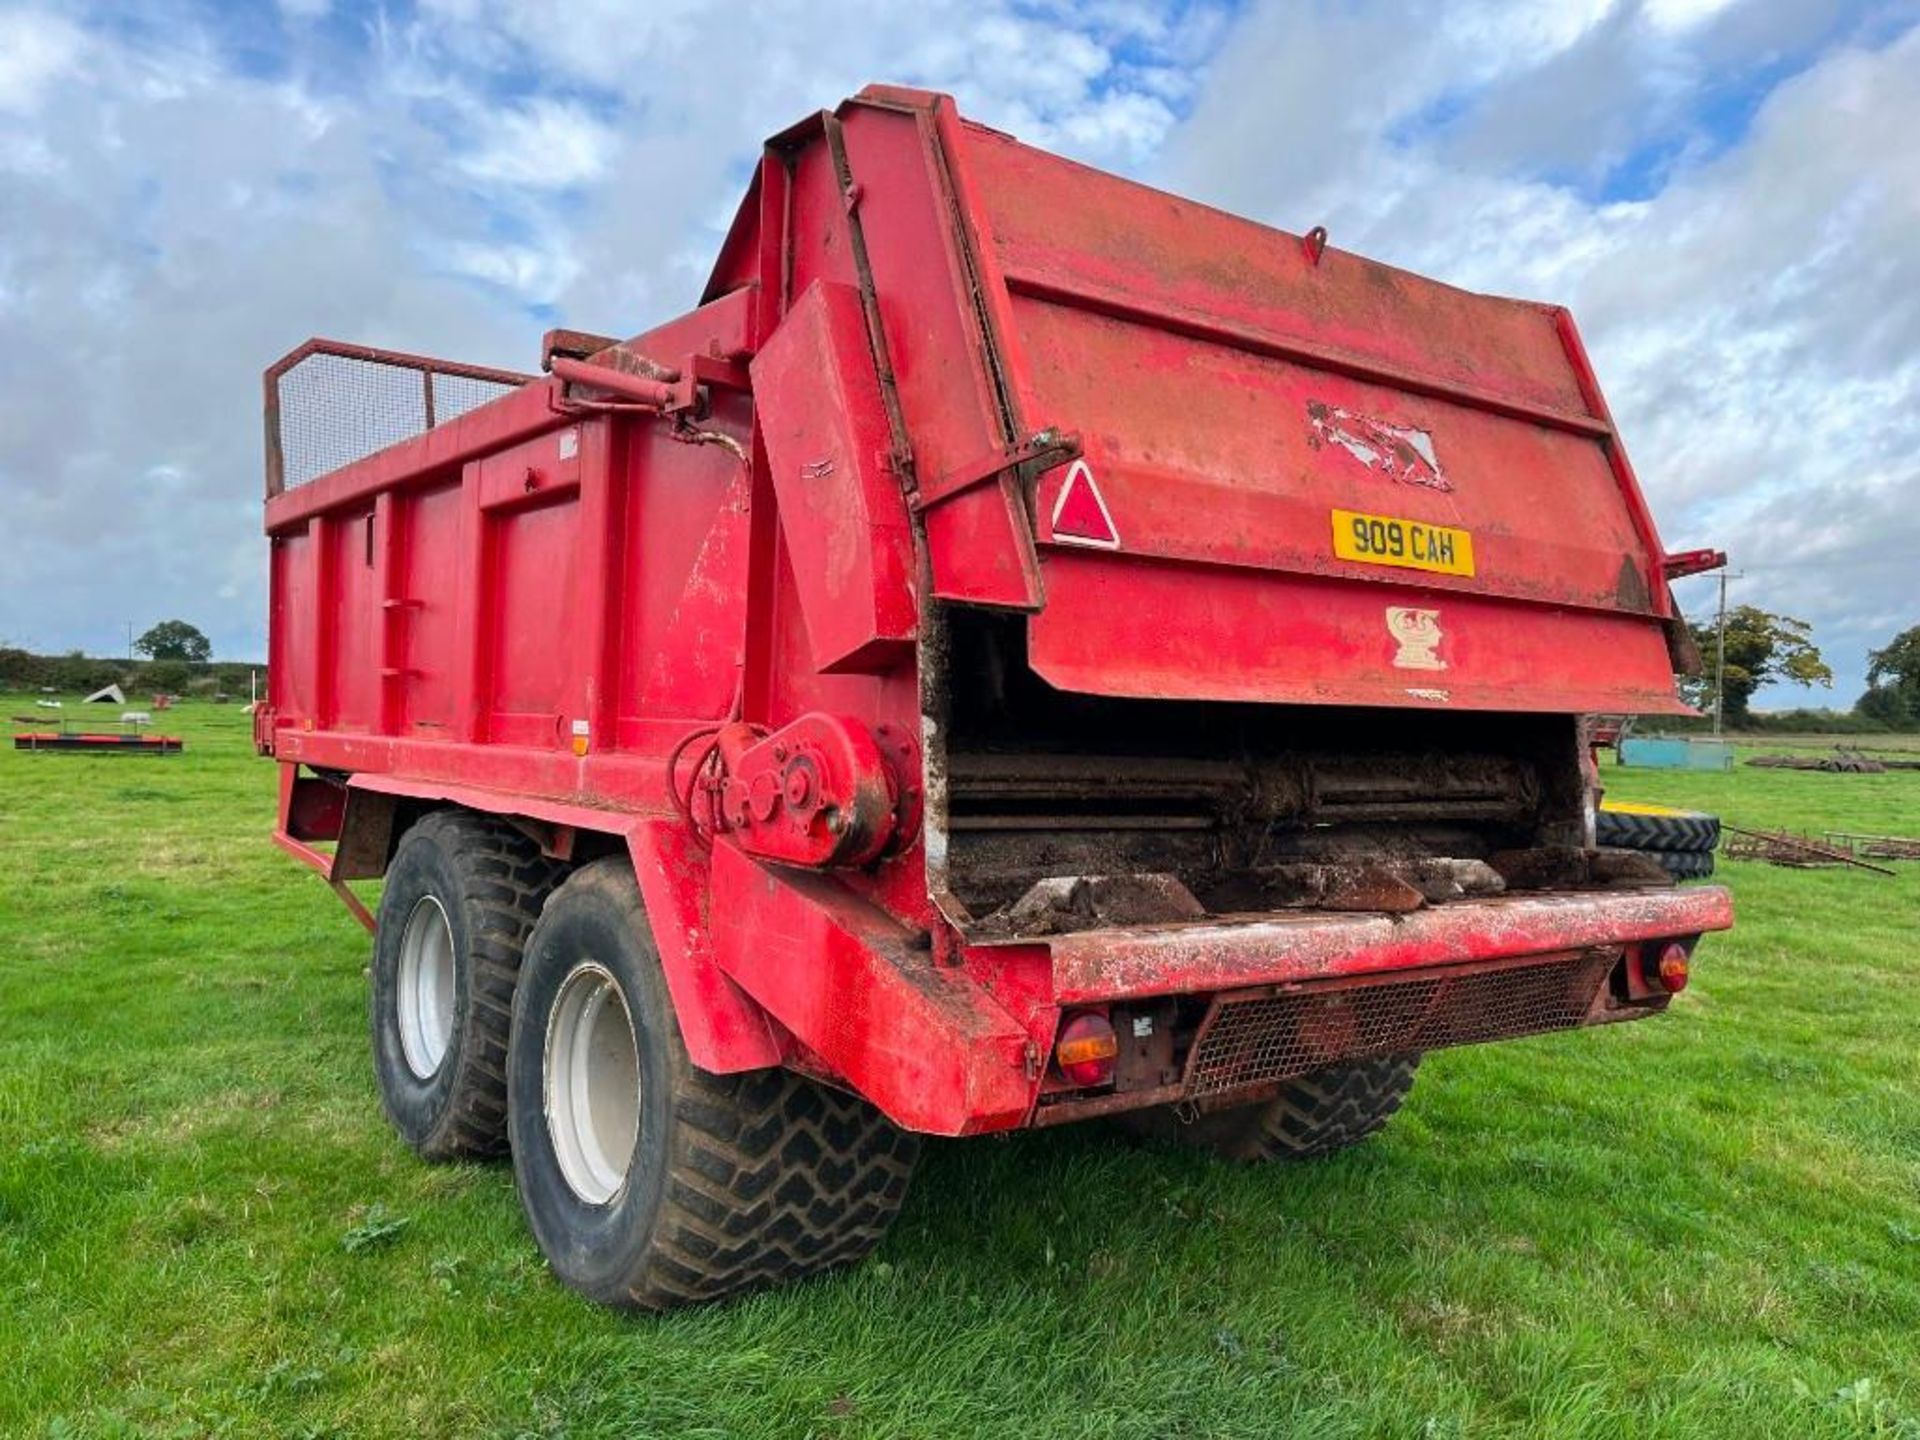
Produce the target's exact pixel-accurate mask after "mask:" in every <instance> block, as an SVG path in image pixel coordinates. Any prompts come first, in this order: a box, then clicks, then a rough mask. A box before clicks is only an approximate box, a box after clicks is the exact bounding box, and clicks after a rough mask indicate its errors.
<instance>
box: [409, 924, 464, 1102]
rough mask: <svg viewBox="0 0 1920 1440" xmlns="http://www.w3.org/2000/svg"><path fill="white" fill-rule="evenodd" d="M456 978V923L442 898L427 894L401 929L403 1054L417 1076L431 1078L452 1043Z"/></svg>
mask: <svg viewBox="0 0 1920 1440" xmlns="http://www.w3.org/2000/svg"><path fill="white" fill-rule="evenodd" d="M454 981H455V977H454V964H453V927H452V926H451V925H449V924H448V923H447V912H446V911H445V910H444V909H442V908H441V905H440V902H439V901H438V900H436V899H434V898H433V896H431V895H423V896H421V897H420V898H419V899H418V900H416V901H415V902H414V905H413V909H412V911H411V912H409V914H408V915H407V925H406V929H404V930H402V931H401V932H400V976H399V984H398V986H397V987H396V988H397V990H398V992H399V993H398V995H397V996H396V999H397V1002H398V1009H399V1012H400V1013H399V1016H398V1019H399V1022H400V1054H401V1057H402V1058H403V1059H405V1060H406V1062H407V1068H408V1069H409V1070H411V1071H412V1072H413V1073H414V1075H415V1076H416V1077H417V1078H418V1079H421V1080H430V1079H432V1078H433V1076H434V1075H435V1074H436V1073H437V1072H438V1071H439V1069H440V1062H441V1061H442V1060H444V1059H446V1058H447V1046H448V1045H449V1044H451V1043H452V1041H453V991H454Z"/></svg>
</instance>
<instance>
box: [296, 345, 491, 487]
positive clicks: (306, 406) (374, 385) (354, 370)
mask: <svg viewBox="0 0 1920 1440" xmlns="http://www.w3.org/2000/svg"><path fill="white" fill-rule="evenodd" d="M276 384H277V387H278V389H277V393H278V396H279V407H280V458H281V465H282V467H283V480H282V483H283V484H284V485H285V487H286V488H287V489H289V490H291V489H292V488H293V487H294V486H296V485H304V484H306V483H307V482H308V481H309V480H313V479H316V478H317V477H319V476H321V475H325V474H328V473H330V472H331V471H334V470H338V469H339V468H340V467H341V466H342V465H349V464H351V463H353V462H354V461H355V460H361V459H364V458H365V457H366V456H368V455H371V454H373V453H374V451H376V450H384V449H385V448H386V447H387V446H389V445H392V444H394V443H396V442H398V441H401V440H410V439H412V438H413V437H414V436H415V435H418V434H420V433H421V432H422V431H424V430H427V429H429V428H430V425H429V413H431V422H432V424H444V423H445V422H446V421H448V420H451V419H452V418H453V417H454V416H456V415H464V414H465V413H466V412H467V411H469V410H472V409H474V408H475V407H477V406H480V405H484V404H486V403H487V402H488V401H489V400H494V399H497V398H498V397H500V396H502V395H504V394H506V393H507V392H508V391H509V390H511V389H513V388H514V387H513V385H512V384H510V383H508V382H507V381H505V380H494V379H487V378H484V377H481V376H477V375H466V374H460V373H457V372H453V371H448V370H440V369H435V368H430V367H428V366H424V365H420V366H416V365H408V364H400V363H397V362H394V361H387V360H375V359H369V358H367V357H364V356H360V355H333V354H328V353H326V352H324V351H322V352H318V353H315V354H312V355H308V356H306V357H305V358H304V359H302V360H301V361H300V362H299V363H298V364H296V365H295V366H293V368H292V369H290V370H287V371H286V372H285V373H283V374H282V375H281V376H280V377H279V379H278V381H277V382H276ZM429 406H431V412H429Z"/></svg>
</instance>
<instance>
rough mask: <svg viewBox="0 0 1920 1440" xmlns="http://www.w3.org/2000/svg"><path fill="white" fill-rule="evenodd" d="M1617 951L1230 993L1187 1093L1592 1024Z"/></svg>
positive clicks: (1212, 1018) (1191, 1072) (1218, 1005)
mask: <svg viewBox="0 0 1920 1440" xmlns="http://www.w3.org/2000/svg"><path fill="white" fill-rule="evenodd" d="M1617 958H1618V957H1617V954H1616V953H1615V952H1612V951H1603V952H1598V953H1594V954H1589V955H1580V956H1576V957H1574V958H1572V959H1570V960H1556V961H1550V962H1548V963H1547V964H1544V965H1521V966H1506V967H1502V968H1500V969H1497V970H1478V971H1473V972H1470V973H1465V974H1460V975H1455V976H1448V975H1446V974H1444V973H1443V974H1434V973H1433V972H1428V973H1427V974H1426V975H1423V976H1421V977H1419V978H1417V979H1406V980H1392V981H1386V982H1382V983H1378V984H1369V985H1356V986H1350V987H1346V988H1342V989H1338V990H1319V991H1314V990H1305V991H1291V992H1288V993H1285V994H1279V995H1273V994H1259V993H1255V994H1252V995H1244V996H1234V995H1223V996H1221V997H1220V998H1219V999H1218V1000H1217V1001H1215V1002H1214V1007H1213V1010H1212V1011H1211V1013H1210V1014H1209V1015H1208V1016H1207V1019H1206V1022H1205V1024H1203V1025H1202V1027H1201V1030H1200V1034H1199V1037H1198V1038H1197V1039H1196V1040H1195V1041H1194V1046H1193V1053H1192V1055H1191V1056H1190V1057H1189V1059H1188V1061H1187V1093H1188V1094H1189V1095H1190V1096H1195V1097H1197V1096H1202V1095H1218V1094H1221V1093H1222V1092H1224V1091H1228V1090H1238V1089H1241V1088H1243V1087H1245V1086H1249V1085H1257V1084H1260V1083H1261V1082H1263V1081H1268V1080H1285V1079H1289V1078H1291V1077H1292V1076H1296V1075H1305V1074H1308V1073H1310V1072H1312V1071H1315V1070H1320V1069H1324V1068H1325V1067H1327V1066H1329V1065H1337V1064H1340V1063H1342V1062H1344V1061H1349V1060H1365V1059H1369V1058H1371V1057H1374V1056H1379V1055H1403V1054H1407V1053H1410V1052H1413V1051H1419V1050H1439V1049H1442V1048H1444V1047H1446V1046H1449V1045H1471V1044H1474V1043H1476V1042H1478V1041H1482V1040H1501V1039H1506V1038H1509V1037H1511V1036H1516V1035H1534V1034H1539V1033H1541V1032H1543V1031H1549V1030H1570V1029H1572V1028H1573V1027H1574V1026H1576V1025H1578V1024H1580V1022H1581V1021H1582V1020H1583V1019H1585V1018H1586V1015H1587V1011H1588V1009H1589V1008H1590V1007H1591V1006H1592V1004H1593V998H1594V995H1595V993H1596V992H1597V991H1598V990H1599V988H1600V986H1601V985H1602V984H1603V983H1604V982H1605V981H1606V978H1607V971H1608V970H1609V969H1611V968H1612V966H1613V964H1614V961H1615V960H1616V959H1617Z"/></svg>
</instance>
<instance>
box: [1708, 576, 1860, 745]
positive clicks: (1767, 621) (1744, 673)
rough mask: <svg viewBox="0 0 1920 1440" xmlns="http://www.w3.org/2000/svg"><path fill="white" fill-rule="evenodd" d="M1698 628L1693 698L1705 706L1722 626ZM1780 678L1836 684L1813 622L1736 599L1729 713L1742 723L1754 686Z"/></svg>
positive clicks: (1730, 629) (1730, 622)
mask: <svg viewBox="0 0 1920 1440" xmlns="http://www.w3.org/2000/svg"><path fill="white" fill-rule="evenodd" d="M1692 628H1693V639H1694V643H1695V644H1696V645H1698V646H1699V647H1700V659H1701V667H1700V678H1699V679H1698V680H1694V681H1690V682H1689V683H1688V686H1687V698H1688V699H1690V700H1692V701H1693V702H1694V704H1696V705H1700V706H1702V707H1706V706H1709V705H1711V704H1712V703H1713V677H1714V661H1715V657H1716V656H1717V655H1718V653H1719V648H1720V641H1719V635H1718V631H1717V630H1716V627H1715V626H1714V623H1713V622H1712V621H1706V622H1704V623H1702V624H1698V625H1695V626H1693V627H1692ZM1775 680H1785V681H1787V682H1789V683H1791V684H1794V685H1827V686H1831V685H1832V684H1833V671H1832V670H1831V669H1830V668H1829V667H1828V665H1827V662H1826V661H1824V660H1822V659H1821V658H1820V647H1819V646H1817V645H1815V644H1814V643H1813V627H1812V626H1811V625H1809V624H1808V623H1807V622H1806V621H1804V620H1796V619H1794V618H1793V617H1792V616H1791V615H1775V614H1773V613H1771V612H1770V611H1766V610H1762V609H1760V608H1759V606H1757V605H1736V606H1735V607H1734V608H1733V609H1731V610H1729V611H1728V612H1727V666H1726V698H1725V706H1726V709H1725V713H1724V717H1723V718H1724V719H1725V720H1726V721H1727V722H1728V723H1729V724H1734V725H1737V724H1741V723H1743V722H1744V721H1745V720H1746V718H1747V702H1748V701H1750V700H1751V699H1752V698H1753V692H1754V691H1756V690H1758V689H1759V688H1760V687H1761V686H1762V685H1766V684H1769V683H1771V682H1772V681H1775Z"/></svg>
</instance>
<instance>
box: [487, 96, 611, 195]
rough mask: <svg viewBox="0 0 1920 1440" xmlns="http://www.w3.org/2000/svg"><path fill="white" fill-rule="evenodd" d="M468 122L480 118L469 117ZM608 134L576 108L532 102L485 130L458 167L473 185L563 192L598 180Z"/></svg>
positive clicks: (603, 170)
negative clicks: (478, 182)
mask: <svg viewBox="0 0 1920 1440" xmlns="http://www.w3.org/2000/svg"><path fill="white" fill-rule="evenodd" d="M470 120H471V122H474V123H478V122H480V121H481V117H480V116H479V115H478V114H475V115H473V116H471V117H470ZM615 138H616V137H615V135H614V132H613V130H612V129H611V128H610V127H609V126H607V125H606V124H604V123H602V122H601V121H599V120H597V119H595V118H594V117H593V116H592V115H590V114H588V113H587V111H586V110H584V109H582V108H581V107H580V106H578V105H569V104H564V103H561V102H558V101H553V100H535V101H533V102H532V103H531V104H528V105H525V106H522V107H521V108H520V109H517V110H509V111H507V112H505V113H504V114H501V115H499V116H498V117H497V118H495V119H493V120H492V122H491V124H490V125H488V126H487V128H486V130H485V132H484V134H483V137H482V144H481V146H480V148H479V149H477V150H475V151H473V152H471V153H469V154H468V155H466V156H465V157H463V158H462V159H461V161H460V168H461V169H462V170H464V171H466V173H467V174H469V175H471V176H472V177H473V178H474V179H476V180H484V181H490V182H493V183H496V184H504V185H525V186H531V187H533V188H536V189H543V190H544V189H555V190H560V189H566V188H568V187H571V186H576V185H584V184H586V183H588V182H589V181H593V180H597V179H599V178H600V177H601V176H602V175H603V174H605V173H606V169H607V163H608V161H609V160H610V158H611V157H612V155H613V153H614V149H615Z"/></svg>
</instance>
